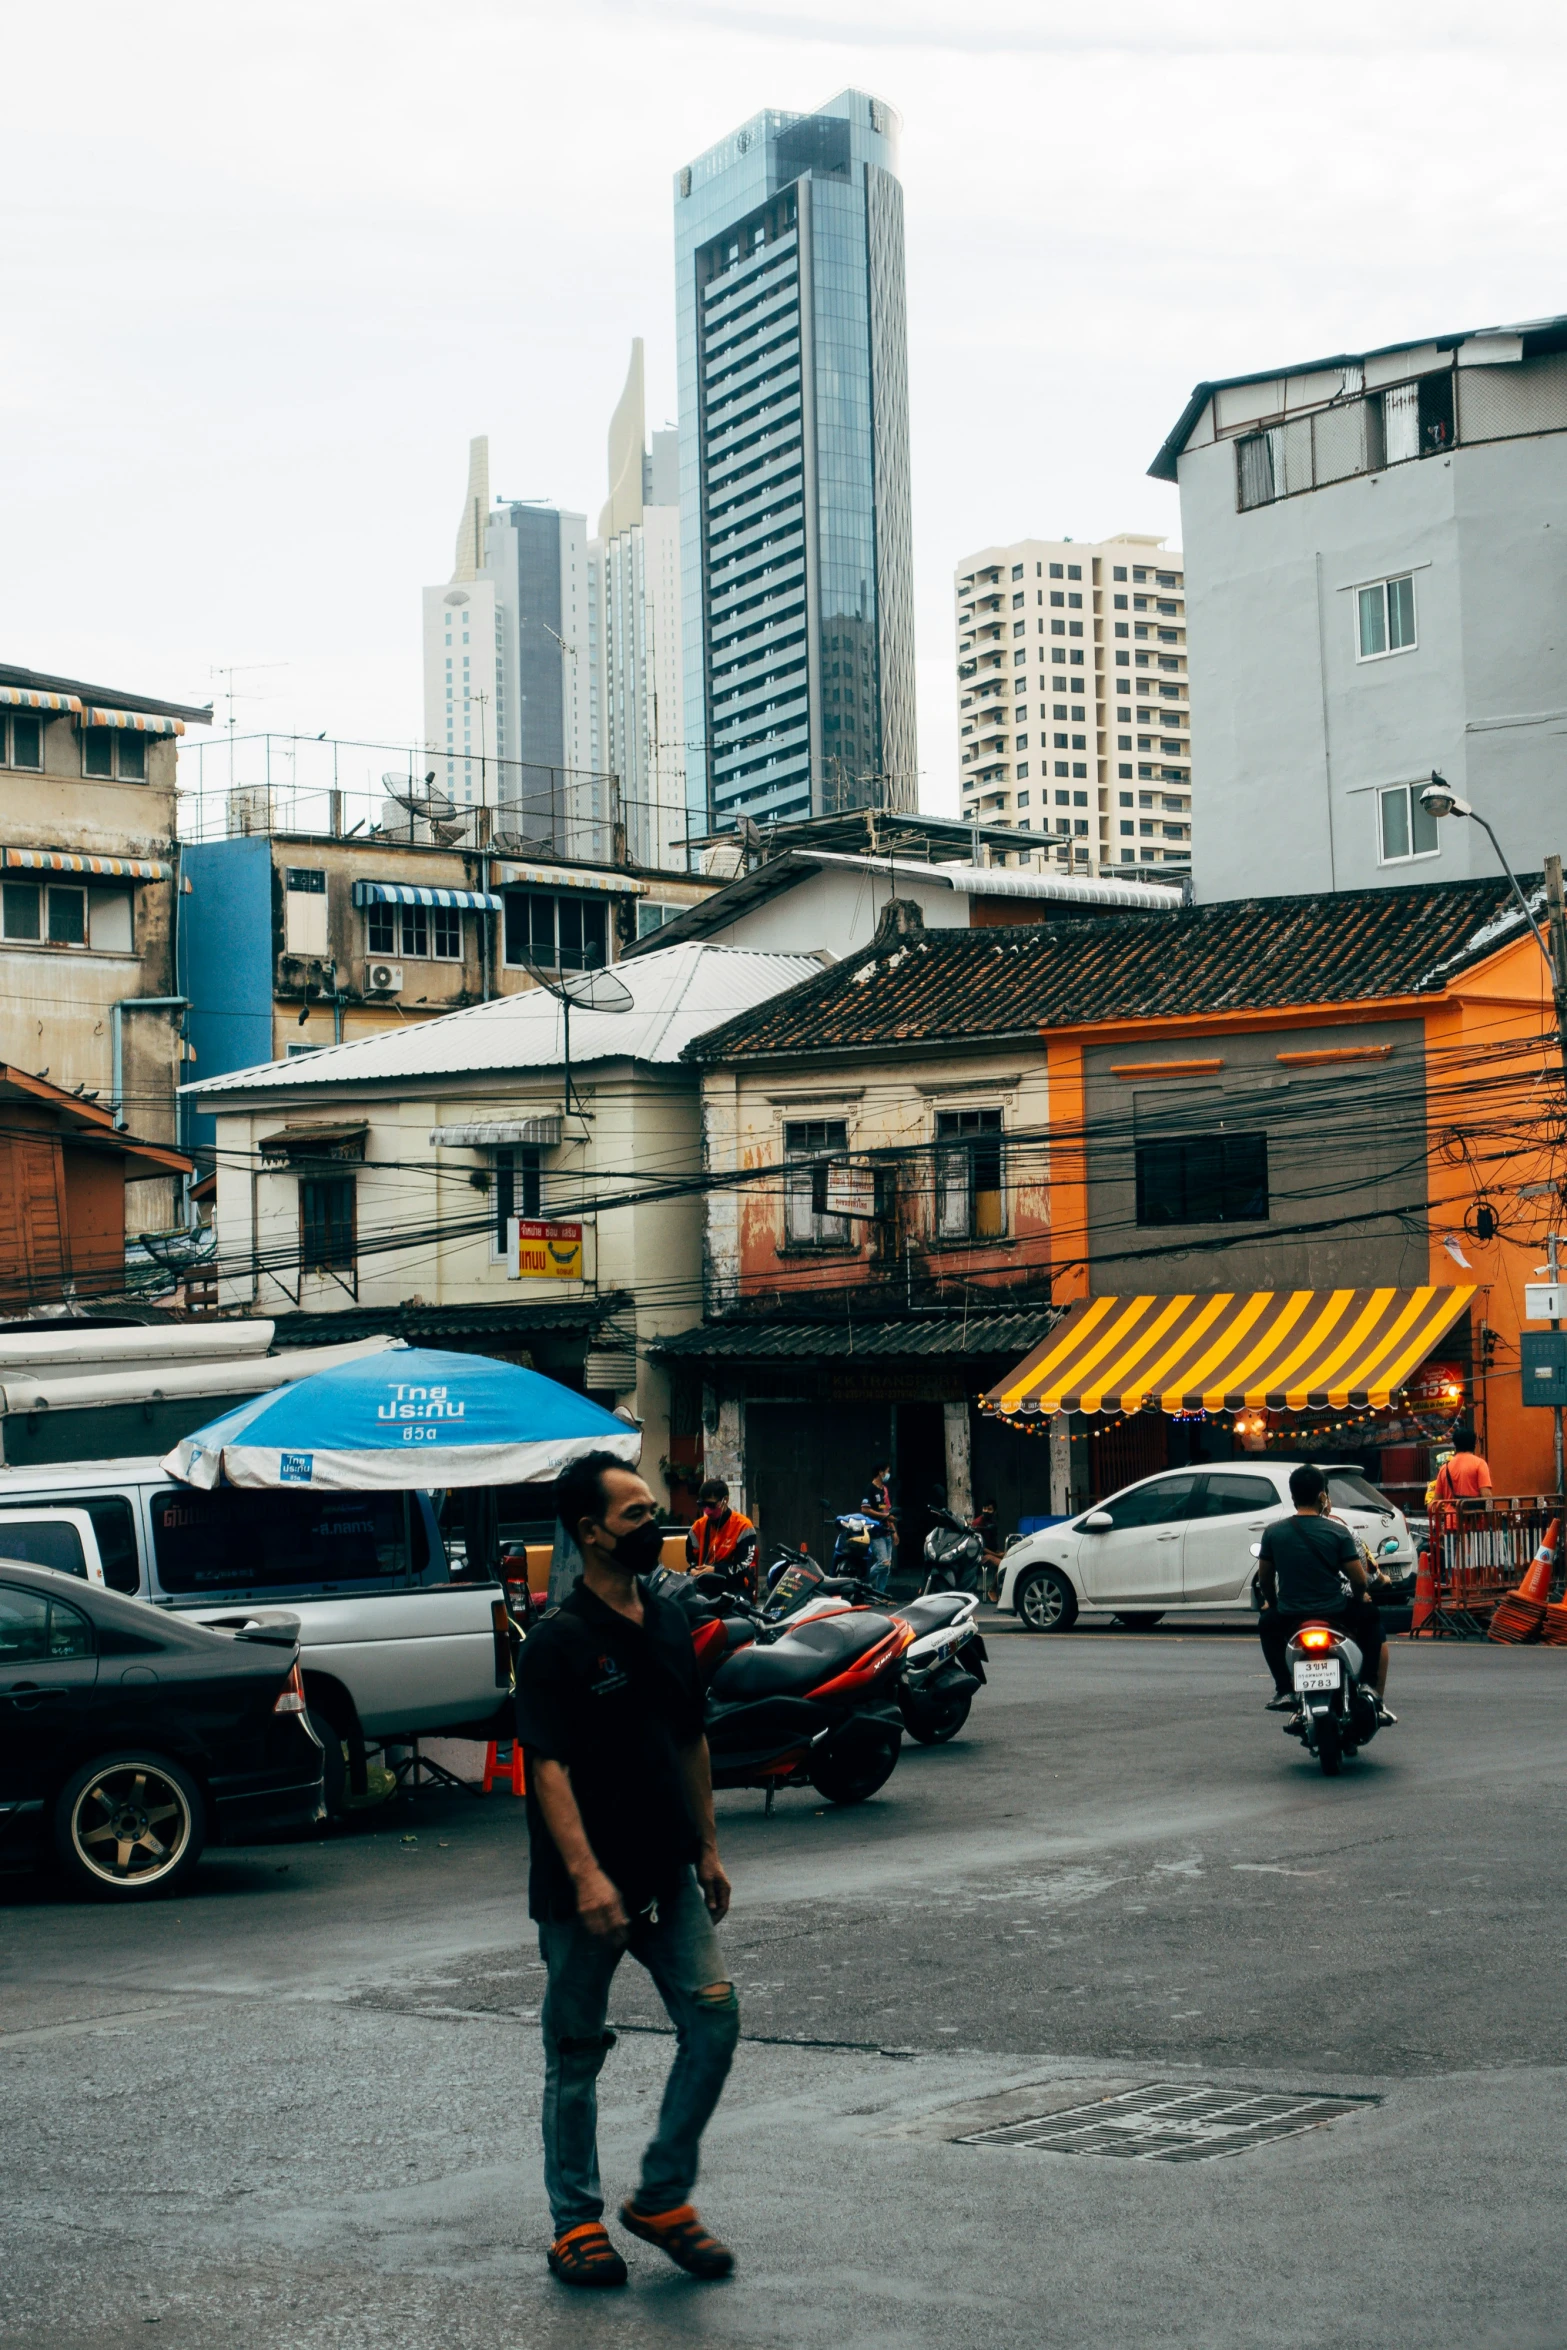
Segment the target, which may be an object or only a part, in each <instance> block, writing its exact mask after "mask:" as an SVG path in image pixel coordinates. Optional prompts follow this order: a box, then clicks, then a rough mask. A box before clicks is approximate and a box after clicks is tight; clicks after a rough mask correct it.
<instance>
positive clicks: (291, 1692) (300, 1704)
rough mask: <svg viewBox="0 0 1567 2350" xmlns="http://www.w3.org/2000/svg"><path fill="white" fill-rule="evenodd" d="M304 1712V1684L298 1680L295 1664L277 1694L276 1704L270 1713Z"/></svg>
mask: <svg viewBox="0 0 1567 2350" xmlns="http://www.w3.org/2000/svg"><path fill="white" fill-rule="evenodd" d="M304 1710H305V1684H304V1682H303V1680H302V1679H301V1678H300V1672H299V1667H298V1665H297V1664H295V1665H294V1666H293V1668H292V1669H291V1671H290V1673H289V1676H288V1679H287V1680H286V1681H285V1682H284V1684H283V1686H282V1688H281V1689H280V1690H279V1692H278V1697H277V1703H276V1704H275V1705H274V1706H273V1708H272V1711H273V1712H274V1713H275V1714H302V1713H303V1712H304Z"/></svg>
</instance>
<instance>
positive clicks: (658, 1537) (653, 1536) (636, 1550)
mask: <svg viewBox="0 0 1567 2350" xmlns="http://www.w3.org/2000/svg"><path fill="white" fill-rule="evenodd" d="M663 1553H664V1533H663V1528H662V1527H661V1526H660V1525H659V1523H658V1521H657V1519H656V1518H647V1519H645V1520H644V1521H643V1523H642V1524H641V1525H640V1526H633V1527H632V1528H631V1530H630V1532H629V1533H626V1534H619V1535H617V1536H616V1538H615V1564H616V1565H617V1566H619V1567H624V1568H625V1569H626V1571H627V1573H628V1574H631V1575H650V1574H651V1573H652V1571H653V1569H654V1568H655V1567H656V1566H657V1565H658V1563H659V1561H660V1559H661V1558H662V1557H663Z"/></svg>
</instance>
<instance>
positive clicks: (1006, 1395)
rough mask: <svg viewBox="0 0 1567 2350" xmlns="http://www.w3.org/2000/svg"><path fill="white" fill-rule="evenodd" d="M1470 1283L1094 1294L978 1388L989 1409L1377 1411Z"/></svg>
mask: <svg viewBox="0 0 1567 2350" xmlns="http://www.w3.org/2000/svg"><path fill="white" fill-rule="evenodd" d="M1473 1296H1474V1290H1473V1288H1472V1287H1470V1288H1467V1289H1458V1288H1454V1289H1445V1288H1444V1289H1253V1290H1224V1289H1221V1290H1210V1291H1208V1292H1207V1293H1206V1294H1204V1295H1200V1296H1191V1295H1180V1296H1175V1297H1091V1298H1085V1299H1083V1300H1082V1302H1081V1303H1080V1304H1078V1305H1075V1306H1073V1308H1072V1310H1071V1312H1070V1313H1069V1314H1068V1315H1067V1317H1066V1319H1065V1321H1064V1322H1058V1323H1057V1325H1056V1327H1055V1329H1054V1330H1052V1331H1051V1333H1050V1335H1049V1337H1048V1338H1046V1339H1045V1340H1044V1341H1043V1342H1042V1343H1041V1344H1040V1345H1039V1346H1036V1347H1035V1349H1034V1351H1033V1353H1032V1354H1030V1355H1026V1356H1025V1357H1024V1359H1023V1360H1022V1362H1020V1363H1019V1364H1018V1366H1017V1368H1016V1370H1015V1371H1011V1372H1009V1373H1008V1375H1007V1377H1006V1378H1005V1379H1003V1380H1002V1381H1001V1383H1000V1385H999V1386H997V1387H993V1388H992V1389H991V1390H990V1393H989V1394H988V1395H987V1396H986V1398H985V1402H986V1405H987V1406H988V1407H989V1408H990V1409H991V1410H993V1411H999V1412H1029V1413H1032V1412H1136V1411H1141V1410H1143V1409H1144V1408H1145V1407H1151V1408H1154V1409H1157V1410H1159V1411H1162V1412H1195V1411H1205V1412H1225V1411H1239V1410H1240V1408H1241V1407H1242V1405H1251V1406H1252V1407H1254V1408H1255V1407H1258V1406H1266V1407H1269V1408H1271V1409H1273V1410H1274V1411H1294V1412H1299V1411H1308V1410H1311V1409H1320V1408H1323V1407H1325V1406H1332V1408H1333V1409H1334V1410H1342V1409H1343V1408H1344V1406H1345V1405H1347V1404H1359V1405H1364V1406H1366V1407H1368V1408H1369V1409H1370V1410H1373V1411H1380V1410H1384V1409H1385V1408H1386V1407H1387V1405H1388V1403H1389V1401H1390V1399H1391V1397H1392V1396H1393V1395H1394V1394H1395V1393H1396V1392H1397V1390H1398V1389H1399V1388H1400V1387H1401V1386H1402V1385H1403V1382H1404V1381H1405V1380H1406V1379H1408V1378H1409V1377H1410V1376H1411V1374H1412V1373H1413V1372H1415V1371H1416V1370H1418V1368H1419V1366H1420V1365H1421V1363H1423V1362H1424V1361H1425V1358H1426V1356H1427V1355H1428V1354H1429V1353H1430V1352H1431V1349H1432V1348H1433V1347H1434V1346H1435V1345H1436V1343H1437V1341H1438V1340H1439V1339H1441V1338H1442V1337H1444V1336H1445V1335H1446V1333H1447V1332H1448V1331H1449V1330H1450V1329H1451V1328H1452V1326H1453V1324H1454V1323H1455V1322H1456V1321H1457V1320H1458V1318H1459V1316H1460V1315H1461V1314H1462V1313H1463V1311H1464V1308H1465V1307H1466V1306H1467V1305H1468V1303H1469V1301H1470V1299H1471V1298H1472V1297H1473Z"/></svg>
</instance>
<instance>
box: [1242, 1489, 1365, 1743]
mask: <svg viewBox="0 0 1567 2350" xmlns="http://www.w3.org/2000/svg"><path fill="white" fill-rule="evenodd" d="M1290 1499H1291V1501H1292V1502H1293V1503H1294V1504H1295V1515H1294V1516H1293V1517H1292V1518H1278V1519H1275V1520H1274V1522H1273V1524H1272V1525H1271V1526H1269V1527H1268V1528H1267V1529H1266V1531H1265V1532H1264V1534H1263V1537H1262V1543H1261V1547H1260V1552H1259V1555H1260V1557H1261V1561H1262V1564H1261V1566H1260V1567H1259V1569H1258V1571H1257V1591H1258V1596H1259V1598H1260V1599H1261V1602H1262V1612H1261V1614H1260V1616H1259V1617H1258V1619H1257V1637H1258V1639H1259V1640H1260V1641H1261V1643H1262V1653H1263V1655H1264V1657H1265V1658H1266V1659H1267V1663H1268V1669H1269V1671H1270V1672H1271V1673H1272V1675H1273V1686H1274V1695H1273V1696H1272V1697H1270V1698H1269V1700H1268V1711H1269V1713H1293V1712H1294V1710H1295V1692H1294V1690H1293V1689H1292V1688H1291V1687H1290V1682H1289V1667H1288V1665H1287V1663H1286V1660H1285V1651H1286V1649H1287V1648H1288V1646H1289V1643H1290V1640H1291V1638H1292V1637H1293V1635H1294V1634H1295V1633H1296V1632H1298V1631H1299V1630H1300V1627H1301V1625H1302V1624H1309V1623H1314V1622H1318V1621H1321V1622H1325V1623H1329V1624H1332V1625H1333V1626H1334V1628H1335V1629H1336V1630H1338V1631H1340V1632H1343V1633H1345V1634H1346V1635H1347V1636H1348V1638H1349V1639H1351V1640H1353V1641H1354V1643H1355V1645H1356V1647H1357V1648H1358V1649H1359V1650H1360V1653H1361V1656H1362V1657H1363V1659H1364V1667H1363V1673H1362V1678H1363V1680H1365V1681H1366V1682H1368V1683H1370V1684H1371V1685H1372V1686H1374V1688H1375V1690H1376V1699H1377V1720H1378V1721H1379V1722H1382V1723H1389V1722H1396V1721H1397V1719H1398V1716H1397V1715H1396V1714H1392V1713H1389V1712H1388V1709H1387V1706H1386V1705H1385V1704H1384V1702H1383V1699H1384V1695H1385V1693H1386V1690H1387V1665H1388V1656H1387V1642H1386V1641H1385V1640H1384V1639H1383V1637H1382V1618H1381V1617H1380V1615H1379V1614H1378V1613H1377V1608H1376V1602H1375V1601H1374V1600H1373V1599H1372V1597H1371V1595H1370V1579H1369V1577H1368V1576H1367V1574H1366V1570H1365V1565H1364V1562H1363V1561H1362V1559H1361V1556H1360V1547H1359V1545H1358V1543H1357V1542H1356V1540H1355V1537H1354V1535H1353V1534H1351V1532H1350V1530H1349V1528H1348V1527H1347V1526H1346V1525H1344V1524H1343V1523H1342V1521H1341V1520H1339V1519H1337V1518H1334V1517H1331V1516H1329V1514H1328V1489H1327V1484H1326V1481H1325V1479H1324V1478H1323V1475H1322V1472H1321V1470H1320V1469H1314V1468H1312V1467H1310V1466H1309V1464H1308V1465H1304V1466H1302V1467H1301V1468H1298V1469H1292V1470H1291V1471H1290ZM1346 1579H1347V1581H1348V1582H1349V1584H1350V1586H1351V1595H1350V1596H1348V1597H1346V1595H1345V1591H1344V1582H1345V1580H1346Z"/></svg>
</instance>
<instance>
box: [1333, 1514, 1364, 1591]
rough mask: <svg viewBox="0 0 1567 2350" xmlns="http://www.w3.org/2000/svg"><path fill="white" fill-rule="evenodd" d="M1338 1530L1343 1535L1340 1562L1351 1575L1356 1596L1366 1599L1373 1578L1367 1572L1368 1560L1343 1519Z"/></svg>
mask: <svg viewBox="0 0 1567 2350" xmlns="http://www.w3.org/2000/svg"><path fill="white" fill-rule="evenodd" d="M1338 1532H1339V1533H1340V1534H1341V1535H1342V1536H1343V1543H1342V1547H1341V1549H1340V1553H1339V1561H1338V1563H1339V1565H1340V1566H1341V1567H1342V1568H1343V1570H1344V1572H1345V1574H1346V1575H1347V1576H1348V1577H1349V1580H1350V1585H1351V1588H1352V1589H1353V1591H1354V1593H1355V1597H1356V1598H1357V1599H1365V1598H1366V1597H1367V1596H1368V1595H1369V1593H1370V1590H1371V1578H1370V1576H1369V1575H1368V1574H1367V1573H1366V1562H1365V1560H1364V1559H1363V1558H1362V1557H1361V1555H1360V1545H1359V1543H1358V1542H1357V1541H1356V1540H1355V1537H1354V1535H1353V1534H1351V1532H1350V1530H1349V1528H1348V1527H1347V1526H1346V1525H1344V1524H1343V1523H1342V1522H1341V1521H1340V1522H1338Z"/></svg>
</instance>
